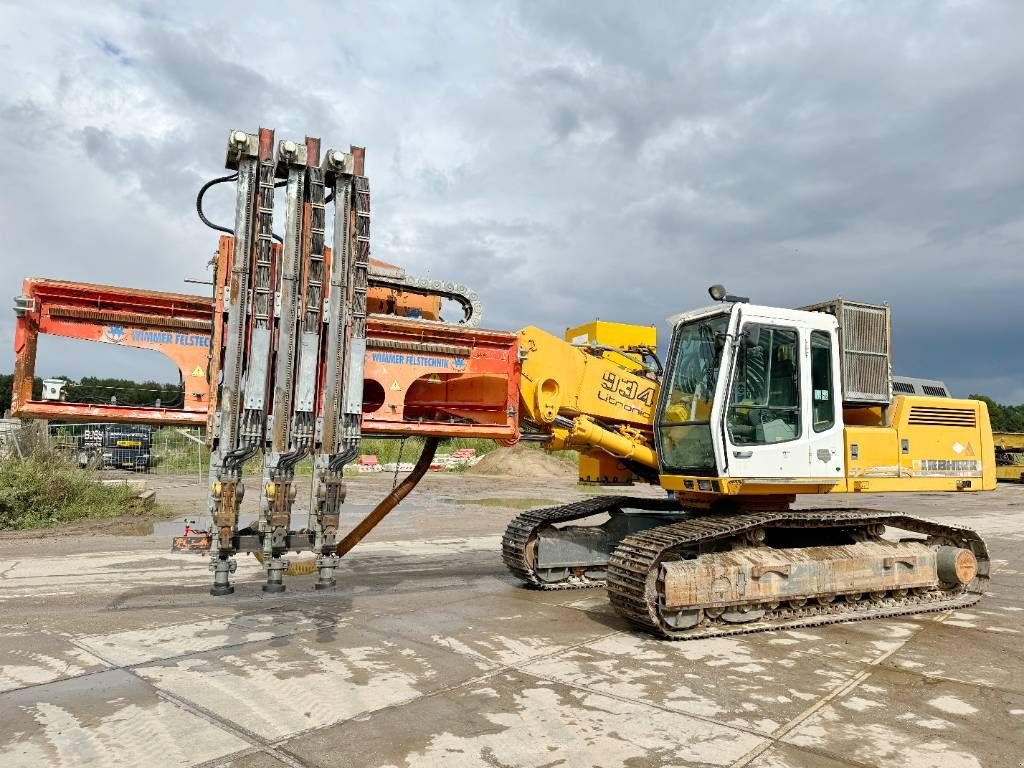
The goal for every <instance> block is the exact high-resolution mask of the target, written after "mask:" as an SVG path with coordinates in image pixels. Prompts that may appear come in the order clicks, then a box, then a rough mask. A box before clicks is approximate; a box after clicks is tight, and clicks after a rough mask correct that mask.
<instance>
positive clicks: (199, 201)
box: [196, 173, 238, 235]
mask: <svg viewBox="0 0 1024 768" xmlns="http://www.w3.org/2000/svg"><path fill="white" fill-rule="evenodd" d="M237 180H238V173H229V174H228V175H227V176H218V177H217V178H216V179H210V180H209V181H208V182H206V183H205V184H203V186H201V187H200V188H199V194H198V195H196V213H198V214H199V219H200V221H202V222H203V224H205V225H206V226H208V227H209V228H210V229H215V230H217V231H218V232H226V233H227V234H229V235H233V234H235V230H233V229H228V228H227V227H222V226H221V225H220V224H214V223H213V222H212V221H210V220H209V219H208V218H206V214H204V213H203V196H204V195H205V194H206V190H208V189H209V188H210V187H212V186H214V185H215V184H223V183H224V182H226V181H237Z"/></svg>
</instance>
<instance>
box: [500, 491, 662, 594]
mask: <svg viewBox="0 0 1024 768" xmlns="http://www.w3.org/2000/svg"><path fill="white" fill-rule="evenodd" d="M622 508H626V509H638V510H644V511H647V512H672V511H679V512H681V511H682V510H681V509H680V507H679V502H677V501H675V500H673V499H651V498H643V497H638V496H595V497H593V498H589V499H583V500H582V501H577V502H575V503H573V504H564V505H561V506H557V507H543V508H541V509H530V510H527V511H526V512H523V513H522V514H520V515H517V516H516V517H514V518H513V519H512V521H511V522H510V523H509V524H508V526H507V527H506V528H505V535H504V536H502V539H501V559H502V560H504V561H505V565H506V566H507V567H508V569H509V571H511V573H512V575H513V576H515V577H516V578H518V579H520V580H522V581H524V582H526V583H527V584H528V585H529V586H531V587H536V588H537V589H546V590H556V589H587V588H589V587H599V586H602V585H603V584H604V579H595V578H593V577H588V576H587V575H585V574H583V573H579V574H574V575H571V576H570V577H569V578H568V579H566V580H565V581H561V582H557V583H551V582H546V581H542V580H541V579H540V578H538V576H537V573H536V570H535V567H534V559H535V557H534V551H533V546H534V543H535V541H536V536H537V532H538V531H540V530H541V529H543V528H545V527H547V526H553V525H555V524H557V523H568V522H572V521H573V520H580V519H582V518H584V517H590V516H591V515H599V514H601V513H605V512H611V511H612V510H615V509H622Z"/></svg>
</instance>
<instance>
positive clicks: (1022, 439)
mask: <svg viewBox="0 0 1024 768" xmlns="http://www.w3.org/2000/svg"><path fill="white" fill-rule="evenodd" d="M992 440H993V442H994V443H995V447H996V478H997V479H998V480H1000V481H1002V482H1005V483H1024V432H995V433H994V434H993V436H992Z"/></svg>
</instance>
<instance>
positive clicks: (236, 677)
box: [0, 475, 1024, 768]
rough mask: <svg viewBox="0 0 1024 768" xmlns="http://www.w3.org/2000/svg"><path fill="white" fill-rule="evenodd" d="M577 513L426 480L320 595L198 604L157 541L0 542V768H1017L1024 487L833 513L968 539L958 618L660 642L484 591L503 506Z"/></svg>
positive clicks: (376, 483) (497, 574)
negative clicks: (989, 557)
mask: <svg viewBox="0 0 1024 768" xmlns="http://www.w3.org/2000/svg"><path fill="white" fill-rule="evenodd" d="M163 482H164V485H165V487H163V488H161V489H160V490H158V494H159V495H160V498H161V499H163V500H165V501H166V500H168V499H172V500H175V499H176V503H181V504H182V505H183V509H185V508H186V507H187V505H188V504H192V503H194V504H195V505H196V506H198V500H197V499H198V496H195V498H193V499H192V500H191V501H189V494H193V495H194V494H196V493H198V492H197V491H196V490H195V489H194V487H192V486H189V485H187V483H179V484H178V485H174V483H173V482H167V481H163ZM352 486H353V490H352V492H351V494H350V499H351V500H352V501H353V503H354V504H357V505H358V504H363V505H365V504H369V503H372V501H373V500H374V499H375V498H378V497H379V496H380V495H381V494H382V493H383V492H384V491H385V490H386V488H387V487H390V478H382V477H379V476H378V477H372V478H366V479H363V478H360V479H358V480H356V481H354V482H353V483H352ZM175 489H177V490H175ZM175 494H177V496H175ZM581 496H582V492H581V491H580V490H579V489H578V488H576V487H575V486H573V485H572V484H571V482H570V481H568V480H565V481H561V480H551V481H549V480H545V481H544V482H543V483H542V484H538V483H536V482H533V483H531V482H529V481H515V480H510V479H504V478H484V477H479V476H471V475H454V476H443V477H439V476H431V477H429V478H428V479H427V481H426V482H425V484H424V486H423V489H422V490H419V491H417V492H416V493H414V494H413V495H412V496H411V497H410V498H409V499H408V501H407V504H406V505H405V506H404V507H402V508H400V509H399V511H397V512H396V513H395V514H394V516H393V518H392V519H390V520H388V521H387V522H386V523H385V524H384V525H383V526H382V528H381V529H380V530H378V531H377V532H375V533H374V534H373V536H372V538H371V539H369V540H368V541H367V542H365V543H364V544H363V545H362V546H361V547H359V548H357V549H356V550H354V552H353V553H352V554H351V555H350V556H349V557H348V558H346V560H345V564H344V566H343V567H342V569H341V571H340V573H339V586H338V588H337V589H336V590H334V591H331V592H328V593H318V592H314V591H313V589H312V577H296V578H291V579H289V580H288V591H287V592H286V593H285V594H283V595H274V596H270V597H264V596H263V594H262V592H261V591H260V589H259V584H260V579H261V572H260V569H259V568H258V566H257V565H256V563H255V561H254V560H252V559H251V558H239V570H238V573H237V574H236V579H237V592H236V594H235V595H233V596H231V597H227V598H212V597H210V596H209V594H208V593H207V590H208V587H209V579H210V574H209V573H208V571H207V562H206V560H205V559H204V558H200V557H197V556H188V555H172V554H170V553H169V552H168V551H167V545H168V540H167V538H166V537H153V536H150V537H114V536H106V535H88V536H87V535H74V536H53V537H48V538H34V539H33V538H25V537H15V538H7V539H5V540H0V616H2V617H3V618H2V624H0V691H3V693H0V766H4V767H5V768H12V767H13V766H33V767H34V766H42V765H61V766H86V765H88V766H117V765H146V766H163V765H209V766H239V767H240V766H259V767H260V768H269V767H271V766H327V765H344V766H429V765H440V764H444V765H451V766H478V765H479V766H491V767H495V766H537V767H538V768H539V767H540V766H587V767H589V766H623V765H625V766H635V767H636V768H640V767H641V766H694V765H723V766H756V767H758V768H766V767H768V766H771V767H773V768H774V767H777V766H822V767H824V768H831V767H836V768H838V767H839V766H865V765H868V766H874V765H886V766H922V767H924V766H936V767H939V766H941V768H954V767H959V766H985V767H986V768H988V767H989V766H1020V765H1022V764H1024V763H1022V760H1024V626H1022V624H1024V622H1022V618H1024V598H1022V595H1021V591H1022V590H1024V487H1020V486H1017V487H1012V486H1010V487H1001V488H1000V489H999V490H998V491H996V492H994V493H990V494H977V495H954V494H950V495H937V494H932V495H919V496H904V497H898V498H897V497H889V498H884V497H880V496H879V497H864V498H858V499H857V500H856V501H857V502H858V503H861V502H863V503H865V504H866V503H870V504H871V505H872V506H879V507H885V508H897V507H899V508H901V509H905V510H908V511H910V512H912V513H915V514H920V515H924V516H928V517H931V518H934V519H937V520H942V521H947V522H952V521H957V522H960V523H962V524H964V525H968V526H971V527H974V528H976V529H978V530H979V531H980V532H981V533H982V534H983V535H985V536H986V538H987V540H988V542H989V545H990V547H991V550H992V554H993V558H994V560H995V574H994V577H993V580H992V584H991V592H990V594H988V595H987V596H986V598H985V599H984V600H983V601H982V602H981V603H980V604H979V605H977V606H976V607H973V608H971V609H970V610H966V611H958V612H956V613H951V614H950V613H946V614H935V615H928V616H924V617H920V618H908V619H900V620H888V621H878V622H863V623H855V624H846V625H838V626H829V627H823V628H820V629H804V630H800V631H785V632H778V633H775V634H759V635H751V636H744V637H738V638H731V639H717V640H707V641H696V642H683V643H667V642H663V641H659V640H656V639H654V638H652V637H649V636H646V635H643V634H638V633H636V632H634V631H633V630H631V628H630V627H629V626H627V625H625V624H624V623H623V622H622V621H621V620H620V619H619V618H618V617H617V616H615V615H614V614H613V613H611V612H610V611H609V609H608V607H607V605H606V602H605V598H604V595H603V593H602V591H601V590H586V591H578V592H560V593H544V592H537V591H532V590H527V589H523V588H521V587H519V586H518V585H517V584H516V583H515V582H514V581H513V580H512V579H511V578H510V577H509V576H508V575H507V574H506V572H505V570H504V567H503V566H502V564H501V561H500V558H499V554H498V552H499V539H500V532H501V530H502V528H503V527H504V524H505V522H506V521H507V520H508V518H509V517H510V516H511V515H513V514H514V513H515V508H516V507H524V506H529V505H531V504H538V503H540V504H543V503H547V502H548V501H554V500H563V499H564V500H567V499H573V498H579V497H581ZM186 511H191V510H186ZM350 517H354V515H351V516H350ZM350 522H352V521H351V520H350Z"/></svg>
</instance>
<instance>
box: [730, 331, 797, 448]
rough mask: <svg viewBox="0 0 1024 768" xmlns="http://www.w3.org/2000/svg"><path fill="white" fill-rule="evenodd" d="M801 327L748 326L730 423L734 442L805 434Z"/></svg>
mask: <svg viewBox="0 0 1024 768" xmlns="http://www.w3.org/2000/svg"><path fill="white" fill-rule="evenodd" d="M799 339H800V337H799V334H798V333H797V330H796V329H795V328H779V327H776V326H770V325H760V324H757V323H751V324H748V325H746V326H744V328H743V331H742V333H741V335H740V342H739V348H738V350H737V354H736V370H735V372H734V374H733V383H732V391H731V393H730V396H729V408H728V412H727V415H726V423H727V427H728V430H729V437H730V438H731V439H732V442H733V444H734V445H770V444H772V443H783V442H786V441H787V440H795V439H796V438H798V437H800V364H799V360H800V356H799V351H800V343H799Z"/></svg>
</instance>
